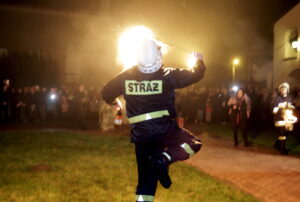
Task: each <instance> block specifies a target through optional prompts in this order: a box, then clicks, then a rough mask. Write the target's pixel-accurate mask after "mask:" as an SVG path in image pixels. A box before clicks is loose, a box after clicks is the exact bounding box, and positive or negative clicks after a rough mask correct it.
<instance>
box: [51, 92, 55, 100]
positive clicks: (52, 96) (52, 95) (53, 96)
mask: <svg viewBox="0 0 300 202" xmlns="http://www.w3.org/2000/svg"><path fill="white" fill-rule="evenodd" d="M50 99H51V100H52V101H53V100H55V99H56V95H55V94H54V93H53V94H51V95H50Z"/></svg>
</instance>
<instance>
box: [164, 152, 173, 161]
mask: <svg viewBox="0 0 300 202" xmlns="http://www.w3.org/2000/svg"><path fill="white" fill-rule="evenodd" d="M162 154H163V155H164V156H165V157H167V158H168V160H169V161H171V160H172V157H171V156H170V155H169V154H168V153H167V152H163V153H162Z"/></svg>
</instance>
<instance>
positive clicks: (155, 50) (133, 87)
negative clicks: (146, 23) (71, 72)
mask: <svg viewBox="0 0 300 202" xmlns="http://www.w3.org/2000/svg"><path fill="white" fill-rule="evenodd" d="M194 56H195V57H196V59H197V62H196V65H195V66H194V68H193V70H187V69H176V68H162V67H163V61H162V52H161V48H160V47H159V46H158V44H157V43H156V41H154V40H152V39H146V40H144V42H143V43H142V48H141V51H140V55H139V59H138V65H136V66H134V67H132V68H130V69H128V70H126V71H123V72H121V73H120V74H118V75H117V76H116V77H115V78H113V79H112V80H110V81H109V82H108V83H107V84H106V85H105V86H104V88H103V91H102V96H103V99H104V100H105V101H106V102H107V103H108V104H114V103H115V99H116V98H117V97H118V96H120V95H123V96H124V98H125V100H126V111H127V116H128V120H129V123H130V125H131V142H132V143H134V144H135V153H136V160H137V169H138V185H137V188H136V201H153V200H154V196H155V192H156V187H157V182H158V181H159V182H160V183H161V185H162V186H163V187H164V188H169V187H170V186H171V183H172V182H171V178H170V176H169V174H168V170H169V165H170V164H172V163H174V162H175V161H180V160H185V159H188V158H189V157H190V156H192V155H193V154H195V153H196V152H198V151H199V150H200V148H201V141H200V139H198V138H197V137H195V136H194V135H193V134H192V133H191V132H189V131H188V130H186V129H183V128H180V127H179V126H178V124H177V121H176V111H175V104H174V103H175V89H178V88H183V87H186V86H189V85H191V84H193V83H195V82H197V81H199V80H200V79H202V78H203V76H204V72H205V65H204V62H203V56H202V54H200V53H194Z"/></svg>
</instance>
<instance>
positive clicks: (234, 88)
mask: <svg viewBox="0 0 300 202" xmlns="http://www.w3.org/2000/svg"><path fill="white" fill-rule="evenodd" d="M231 89H232V90H233V91H234V92H237V91H238V89H239V87H238V86H232V88H231Z"/></svg>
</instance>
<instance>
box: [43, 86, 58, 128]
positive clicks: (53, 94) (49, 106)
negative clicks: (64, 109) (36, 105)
mask: <svg viewBox="0 0 300 202" xmlns="http://www.w3.org/2000/svg"><path fill="white" fill-rule="evenodd" d="M58 101H59V97H58V93H57V89H56V88H50V91H49V93H48V94H47V101H46V113H47V115H46V116H47V120H48V121H52V122H53V121H56V120H57V115H58Z"/></svg>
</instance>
